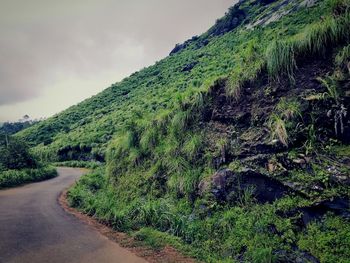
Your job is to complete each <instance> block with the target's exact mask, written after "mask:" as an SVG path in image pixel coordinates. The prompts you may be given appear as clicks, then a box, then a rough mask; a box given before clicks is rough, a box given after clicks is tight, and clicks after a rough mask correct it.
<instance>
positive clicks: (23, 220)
mask: <svg viewBox="0 0 350 263" xmlns="http://www.w3.org/2000/svg"><path fill="white" fill-rule="evenodd" d="M58 172H59V176H58V177H56V178H54V179H51V180H48V181H44V182H40V183H34V184H30V185H26V186H23V187H18V188H13V189H8V190H0V263H17V262H18V263H42V262H45V263H46V262H47V263H56V262H57V263H63V262H64V263H65V262H68V263H82V262H84V263H89V262H91V263H99V262H101V263H109V262H120V263H141V262H146V261H145V260H143V259H141V258H139V257H137V256H135V255H134V254H132V253H131V252H129V251H128V250H126V249H124V248H122V247H120V246H118V244H116V243H114V242H112V241H110V240H108V239H107V238H106V237H104V236H102V235H101V234H100V233H99V232H97V231H96V230H94V229H93V228H92V227H90V226H88V225H87V224H84V223H83V222H81V221H79V219H77V218H76V217H74V216H73V215H71V214H68V213H66V212H65V211H64V210H63V208H62V207H60V205H59V204H58V201H57V199H58V196H59V194H60V193H61V191H62V190H64V189H65V188H67V187H68V186H70V185H71V184H72V183H74V182H75V181H76V180H77V179H78V178H79V177H80V176H81V175H82V174H83V172H82V171H81V170H79V169H73V168H59V169H58Z"/></svg>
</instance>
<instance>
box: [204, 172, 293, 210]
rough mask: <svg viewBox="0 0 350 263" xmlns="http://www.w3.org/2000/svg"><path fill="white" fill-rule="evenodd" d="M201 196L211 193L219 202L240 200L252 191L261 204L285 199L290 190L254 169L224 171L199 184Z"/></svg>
mask: <svg viewBox="0 0 350 263" xmlns="http://www.w3.org/2000/svg"><path fill="white" fill-rule="evenodd" d="M198 187H199V192H200V195H205V194H206V193H210V194H211V195H212V196H214V197H215V199H216V200H217V201H219V202H223V203H225V202H234V201H237V200H239V198H240V196H241V195H242V194H243V192H244V191H252V194H253V196H254V197H255V199H256V200H257V202H259V203H266V202H273V201H275V200H276V199H278V198H281V197H283V196H284V195H286V194H287V193H288V192H290V189H289V188H288V187H286V186H284V185H283V184H282V183H280V182H279V181H277V180H275V179H273V178H269V177H268V176H266V175H263V174H261V173H258V172H256V171H254V170H252V169H242V170H241V171H237V172H233V171H232V170H230V169H222V170H219V171H217V172H216V173H215V174H214V175H212V176H211V177H210V178H207V179H206V180H203V181H202V182H200V184H199V186H198Z"/></svg>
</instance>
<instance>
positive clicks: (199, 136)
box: [19, 0, 350, 262]
mask: <svg viewBox="0 0 350 263" xmlns="http://www.w3.org/2000/svg"><path fill="white" fill-rule="evenodd" d="M349 9H350V3H349V1H348V0H325V1H297V0H296V1H293V0H280V1H250V0H248V1H241V2H240V3H238V4H237V5H235V6H234V7H232V8H231V9H230V10H229V12H228V13H227V14H226V16H225V17H223V18H222V19H219V20H218V21H217V23H216V25H214V26H213V27H212V28H211V29H209V30H208V32H207V33H205V34H203V35H201V36H199V37H194V38H192V39H190V40H188V41H186V42H185V43H183V44H180V45H177V46H176V47H175V48H174V50H173V51H172V52H171V55H170V56H169V57H167V58H166V59H164V60H162V61H160V62H158V63H157V64H156V65H154V66H152V67H150V68H147V69H144V70H142V71H140V72H138V73H135V74H134V75H132V76H130V77H129V78H127V79H126V80H124V81H122V82H121V83H119V84H116V85H114V86H112V87H111V88H109V89H107V90H106V91H104V92H103V93H101V94H99V95H97V96H96V97H94V98H92V99H90V100H87V101H85V102H83V103H81V104H80V105H77V106H75V107H72V108H71V109H68V110H67V111H65V112H63V113H62V114H59V115H57V116H55V117H53V118H52V119H49V120H48V121H46V122H43V123H41V124H39V125H36V126H33V127H31V128H29V129H27V130H25V131H23V132H21V133H20V134H19V136H24V137H26V138H27V139H29V140H31V141H32V143H33V145H37V146H36V147H35V149H36V151H37V153H38V154H41V155H42V156H43V157H46V158H47V157H49V159H54V160H55V159H56V160H57V159H58V160H66V159H91V158H99V159H104V158H105V159H106V167H101V168H100V169H97V170H96V171H95V172H93V173H92V174H91V175H88V176H86V177H84V178H83V179H82V180H81V181H80V182H79V183H78V184H77V186H75V187H74V188H73V189H71V191H70V192H69V198H70V202H71V204H72V205H73V206H76V207H78V208H80V209H81V210H82V211H84V212H86V213H88V214H90V215H93V216H95V217H97V218H99V219H100V220H102V221H104V222H106V224H108V225H109V226H112V227H114V228H116V229H119V230H124V231H130V232H132V233H133V234H134V235H135V237H136V238H138V239H140V240H143V241H144V242H146V243H148V244H149V245H153V246H156V247H158V248H159V247H161V246H164V245H166V244H169V243H170V244H172V245H173V246H176V247H177V248H178V249H180V250H182V251H184V252H187V253H189V254H191V255H193V256H195V257H197V258H199V259H201V260H204V261H208V262H217V261H219V260H223V261H225V260H226V261H227V262H231V261H234V262H319V261H321V262H347V260H348V258H349V256H350V250H349V249H348V248H349V247H350V239H349V233H350V228H349V225H350V224H349V218H350V214H349V196H350V191H349V190H350V186H349V184H350V178H349V175H350V167H349V164H350V163H349V161H350V160H349V156H350V147H349V141H350V138H349V136H350V122H349V114H348V112H349V105H350V97H349V96H350V92H349V90H350V84H349V83H350V59H349V57H350V46H349V44H350V34H349V28H350V13H349V12H350V11H349ZM113 92H114V93H113ZM77 120H81V121H82V123H79V124H78V122H76V121H77ZM36 134H42V135H43V136H44V137H43V138H48V141H46V142H45V144H46V145H44V144H40V143H41V139H38V138H37V137H36ZM112 136H113V140H111V141H110V139H111V137H112ZM107 145H108V146H107Z"/></svg>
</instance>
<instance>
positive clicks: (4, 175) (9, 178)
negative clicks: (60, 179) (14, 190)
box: [0, 166, 57, 189]
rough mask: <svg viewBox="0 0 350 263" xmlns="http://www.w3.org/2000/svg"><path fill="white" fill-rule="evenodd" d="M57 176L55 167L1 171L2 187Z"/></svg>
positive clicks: (0, 182)
mask: <svg viewBox="0 0 350 263" xmlns="http://www.w3.org/2000/svg"><path fill="white" fill-rule="evenodd" d="M55 176H57V172H56V169H55V168H54V167H50V166H48V167H41V168H36V169H22V170H7V171H0V189H1V188H7V187H12V186H18V185H21V184H24V183H31V182H38V181H42V180H46V179H50V178H53V177H55Z"/></svg>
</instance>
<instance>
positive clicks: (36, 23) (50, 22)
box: [0, 0, 235, 122]
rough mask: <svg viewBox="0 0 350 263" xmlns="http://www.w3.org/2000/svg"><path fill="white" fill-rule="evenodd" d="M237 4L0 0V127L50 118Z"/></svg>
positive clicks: (228, 0) (229, 0) (216, 0)
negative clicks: (21, 120)
mask: <svg viewBox="0 0 350 263" xmlns="http://www.w3.org/2000/svg"><path fill="white" fill-rule="evenodd" d="M234 2H235V0H74V1H72V0H60V1H54V0H0V36H1V37H0V122H3V121H15V120H18V119H20V118H21V117H22V116H24V115H25V114H27V115H29V116H30V117H31V118H33V119H34V118H41V117H49V116H51V115H53V114H55V113H58V112H60V111H62V110H64V109H66V108H68V107H69V106H71V105H74V104H76V103H78V102H80V101H82V100H84V99H86V98H89V97H91V96H92V95H95V94H97V93H99V92H101V91H102V90H103V89H105V88H107V87H109V86H110V85H111V84H113V83H115V82H118V81H120V80H122V79H123V78H125V77H127V76H129V75H130V74H131V73H133V72H135V71H138V70H140V69H142V68H143V67H147V66H150V65H152V64H154V63H155V62H156V61H159V60H160V59H162V58H164V57H166V56H167V55H168V54H169V52H170V51H171V50H172V48H173V47H174V46H175V44H176V43H182V42H184V41H185V40H187V39H189V38H190V37H192V36H193V35H199V34H201V33H203V32H205V31H206V30H207V29H209V27H210V26H212V25H213V24H214V23H215V20H216V19H217V18H220V17H222V16H223V15H224V13H225V12H226V11H227V9H228V7H230V6H231V5H233V4H234Z"/></svg>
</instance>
